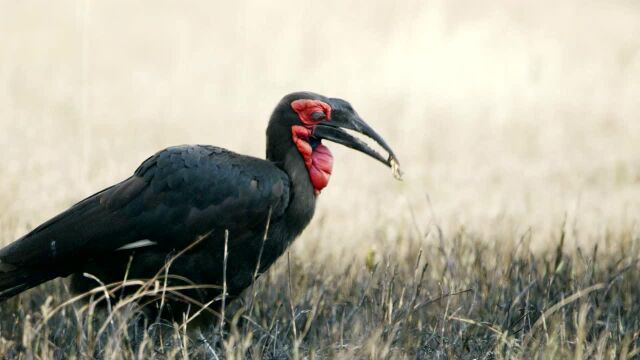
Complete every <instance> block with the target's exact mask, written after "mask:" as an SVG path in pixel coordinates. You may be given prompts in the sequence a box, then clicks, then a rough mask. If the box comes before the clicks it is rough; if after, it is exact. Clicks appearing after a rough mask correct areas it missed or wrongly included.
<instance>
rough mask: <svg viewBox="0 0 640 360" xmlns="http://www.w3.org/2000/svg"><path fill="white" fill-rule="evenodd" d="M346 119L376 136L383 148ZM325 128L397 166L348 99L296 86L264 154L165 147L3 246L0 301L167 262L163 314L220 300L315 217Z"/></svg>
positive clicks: (328, 165)
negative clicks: (67, 280)
mask: <svg viewBox="0 0 640 360" xmlns="http://www.w3.org/2000/svg"><path fill="white" fill-rule="evenodd" d="M342 129H350V130H353V131H356V132H359V133H362V134H364V135H366V136H368V137H370V138H372V139H373V140H375V141H376V142H377V143H378V144H379V145H380V146H381V147H382V148H384V149H385V151H387V152H388V157H383V156H382V155H380V154H379V153H378V152H376V151H374V150H373V149H371V148H370V147H369V146H368V145H366V144H365V143H364V142H362V141H360V140H358V139H357V138H355V137H353V136H351V135H349V133H348V132H346V131H344V130H342ZM323 139H326V140H329V141H333V142H337V143H339V144H342V145H345V146H348V147H351V148H353V149H355V150H358V151H361V152H363V153H365V154H367V155H369V156H371V157H373V158H375V159H377V160H379V161H381V162H382V163H384V164H386V165H388V166H390V167H392V169H393V170H394V175H397V176H399V170H398V162H397V160H396V157H395V155H394V154H393V151H392V150H391V149H390V147H389V146H388V145H387V144H386V142H385V141H384V140H383V139H382V138H381V137H380V136H379V135H378V134H377V133H376V132H375V131H374V130H373V129H371V127H369V126H368V125H367V124H366V123H365V122H364V121H363V120H362V119H361V118H360V117H359V116H358V114H357V113H356V112H355V111H354V110H353V108H352V107H351V105H350V104H349V103H348V102H346V101H344V100H341V99H336V98H327V97H324V96H321V95H318V94H314V93H310V92H297V93H292V94H289V95H287V96H285V97H284V98H283V99H282V100H281V101H280V103H279V104H278V105H277V107H276V108H275V110H274V112H273V114H272V115H271V119H270V121H269V125H268V127H267V156H266V157H267V159H266V160H262V159H258V158H254V157H250V156H245V155H240V154H236V153H233V152H231V151H228V150H225V149H221V148H218V147H214V146H207V145H183V146H176V147H170V148H167V149H164V150H161V151H160V152H158V153H156V154H155V155H153V156H151V157H150V158H148V159H147V160H145V161H144V162H143V163H142V164H141V165H140V167H139V168H138V169H137V170H136V171H135V173H134V174H133V176H131V177H130V178H128V179H126V180H124V181H122V182H120V183H118V184H116V185H113V186H111V187H109V188H107V189H104V190H102V191H100V192H98V193H97V194H95V195H92V196H90V197H88V198H86V199H84V200H82V201H80V202H79V203H77V204H76V205H74V206H72V207H71V208H70V209H68V210H66V211H64V212H63V213H61V214H59V215H57V216H56V217H54V218H52V219H51V220H49V221H47V222H45V223H44V224H42V225H40V226H38V227H37V228H35V229H34V230H33V231H31V232H30V233H28V234H26V235H25V236H23V237H22V238H20V239H18V240H16V241H15V242H13V243H11V244H9V245H8V246H6V247H5V248H3V249H1V250H0V300H5V299H7V298H9V297H12V296H14V295H16V294H18V293H20V292H22V291H24V290H27V289H29V288H31V287H34V286H36V285H38V284H41V283H43V282H45V281H48V280H51V279H54V278H57V277H65V276H69V275H72V280H71V284H72V288H73V289H74V290H75V291H79V292H83V291H87V290H88V289H91V288H94V287H96V286H98V285H99V283H98V282H97V280H96V278H97V279H99V280H100V281H101V282H102V283H103V284H115V283H117V282H121V281H122V280H123V279H125V278H126V279H131V280H133V279H150V278H153V277H154V276H156V275H157V274H158V273H160V274H163V273H165V274H167V275H166V277H165V281H166V282H167V283H169V284H170V285H172V286H173V287H170V289H171V288H173V289H178V288H180V287H182V288H183V289H182V290H183V291H181V292H180V291H178V290H171V291H167V292H165V293H164V294H163V295H164V296H165V297H166V298H165V299H163V301H162V303H163V304H165V305H167V306H166V307H164V308H163V309H162V316H165V317H171V318H174V319H175V318H176V315H178V313H180V314H181V312H182V311H184V310H186V307H185V306H186V305H185V304H186V303H195V304H210V305H211V307H212V308H216V307H217V305H216V304H215V302H216V301H213V300H214V299H216V298H220V296H219V295H220V294H221V293H222V291H221V287H222V285H224V284H226V287H227V294H228V295H227V296H228V298H229V299H233V298H234V297H237V296H238V295H239V294H240V292H241V291H242V290H243V289H245V288H246V287H248V286H249V285H250V284H251V283H252V282H253V281H254V280H255V276H256V275H257V274H260V273H262V272H264V271H265V270H266V269H267V268H268V267H269V266H270V265H271V264H272V263H273V262H274V261H275V260H276V259H277V258H278V257H279V256H280V255H282V253H283V252H284V251H285V249H286V248H287V247H288V246H289V244H291V242H292V241H293V240H294V239H295V238H296V237H297V236H298V235H299V234H300V233H301V232H302V230H303V229H304V228H305V227H306V226H307V224H308V223H309V221H310V220H311V217H312V216H313V213H314V210H315V205H316V199H317V197H318V195H319V194H320V191H321V190H322V189H323V188H324V187H325V186H327V183H328V181H329V177H330V175H331V170H332V163H333V157H332V155H331V152H330V151H329V149H328V148H327V147H326V146H325V145H324V144H323V143H322V140H323ZM265 235H266V236H265ZM194 242H195V243H194ZM225 243H226V244H227V251H226V253H225ZM194 244H195V245H194ZM184 249H187V251H181V250H184ZM176 253H180V256H177V257H176V256H173V255H175V254H176ZM225 254H227V258H226V259H225ZM168 259H172V261H171V263H170V265H167V261H168ZM225 260H226V267H224V264H225ZM163 268H164V271H163V270H162V269H163ZM86 274H91V275H93V277H89V276H87V275H86ZM223 280H226V281H223ZM161 281H162V279H161ZM138 283H140V282H138ZM202 284H209V285H213V286H208V287H206V286H203V287H200V286H199V285H202ZM190 286H191V288H190ZM184 288H189V289H187V290H185V289H184ZM135 291H136V289H135V287H126V291H125V290H124V288H123V289H122V291H112V292H111V295H112V296H115V297H118V296H122V295H123V294H132V293H135ZM212 301H213V303H212ZM156 304H157V303H156ZM192 311H193V310H192ZM177 318H178V319H180V318H181V315H178V317H177Z"/></svg>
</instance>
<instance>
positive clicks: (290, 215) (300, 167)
mask: <svg viewBox="0 0 640 360" xmlns="http://www.w3.org/2000/svg"><path fill="white" fill-rule="evenodd" d="M270 160H271V159H270ZM272 161H273V160H272ZM274 163H275V164H276V166H278V167H280V168H281V169H282V170H283V171H284V172H286V173H287V175H288V176H289V179H290V184H291V185H290V192H289V194H290V197H289V206H288V207H287V210H286V212H285V218H286V221H287V223H288V224H289V225H288V226H289V229H290V230H292V231H293V232H294V233H295V234H294V236H297V235H298V234H299V233H300V232H302V229H304V228H305V227H306V226H307V224H309V221H311V218H312V217H313V214H314V212H315V208H316V193H315V189H314V188H313V184H312V183H311V179H310V178H309V172H308V170H307V167H306V166H305V163H304V160H303V158H302V157H301V156H300V154H299V153H298V149H297V148H296V147H293V146H292V147H291V148H290V149H289V150H288V151H287V152H286V153H285V154H284V156H283V158H282V159H281V160H280V161H275V162H274Z"/></svg>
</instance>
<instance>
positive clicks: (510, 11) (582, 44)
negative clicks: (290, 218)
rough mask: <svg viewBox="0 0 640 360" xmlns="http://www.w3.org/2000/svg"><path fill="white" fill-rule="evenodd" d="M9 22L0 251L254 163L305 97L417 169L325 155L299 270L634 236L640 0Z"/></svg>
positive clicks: (157, 11)
mask: <svg viewBox="0 0 640 360" xmlns="http://www.w3.org/2000/svg"><path fill="white" fill-rule="evenodd" d="M0 9H1V11H0V34H2V40H1V41H0V59H2V60H1V61H0V149H1V154H2V155H1V161H0V179H1V181H0V234H1V235H2V237H1V238H0V243H7V242H10V241H12V240H14V239H15V238H17V237H19V236H21V235H22V234H24V233H25V232H26V231H27V230H29V229H31V228H33V227H34V226H36V225H37V224H39V223H41V222H42V221H44V220H46V219H47V218H49V217H51V216H53V215H54V214H56V213H58V212H59V211H61V210H63V209H64V208H66V207H68V206H69V205H71V204H73V203H74V202H76V201H78V200H80V199H82V198H83V197H85V196H88V195H90V194H92V193H94V192H96V191H98V190H100V189H102V188H103V187H106V186H108V185H110V184H112V183H114V182H117V181H120V180H121V179H124V178H126V177H128V176H129V175H130V174H131V173H132V172H133V170H134V169H135V168H136V167H137V165H138V164H139V163H140V162H142V161H143V160H144V159H146V158H147V157H148V156H149V155H151V154H153V153H154V152H156V151H157V150H160V149H161V148H164V147H167V146H171V145H177V144H184V143H203V144H214V145H218V146H222V147H226V148H229V149H231V150H234V151H237V152H241V153H247V154H251V155H254V156H260V157H263V156H264V144H265V138H264V132H265V127H266V123H267V120H268V118H269V115H270V113H271V111H272V109H273V107H274V106H275V104H276V103H277V102H278V101H279V99H280V98H281V97H282V96H283V95H285V94H287V93H289V92H293V91H298V90H311V91H314V92H318V93H321V94H324V95H327V96H332V97H334V96H335V97H342V98H344V99H347V100H349V101H350V102H351V103H352V104H353V105H354V107H355V109H356V110H357V111H358V112H359V113H360V115H361V116H362V117H363V118H364V119H365V120H367V121H368V122H369V123H370V124H371V125H372V126H373V127H374V128H375V129H376V130H378V132H379V133H380V134H382V135H383V136H384V137H385V138H386V139H387V140H388V142H389V143H390V144H391V145H392V147H394V149H396V153H397V154H398V156H399V158H400V160H401V164H402V167H403V170H404V172H405V180H404V181H403V182H401V183H400V182H396V181H395V180H394V179H393V178H392V176H391V174H390V171H389V170H388V169H386V168H384V167H383V166H381V165H380V164H379V163H376V162H375V161H373V160H371V159H368V158H365V157H364V156H363V155H361V154H357V153H354V152H352V151H349V150H347V149H344V148H342V147H340V146H338V145H335V144H334V145H333V146H331V149H332V151H333V153H334V155H335V158H336V159H335V167H334V175H333V176H332V178H331V182H330V184H329V186H328V187H327V188H326V189H325V190H324V191H323V193H322V195H321V197H320V199H321V200H320V202H319V209H318V212H317V215H316V219H315V220H314V222H313V223H312V225H311V227H310V228H309V229H308V231H306V232H305V234H304V235H303V237H302V241H298V242H297V244H296V247H297V249H298V250H297V251H300V252H301V253H303V254H305V251H304V249H309V248H313V249H316V248H317V249H319V250H320V251H347V252H356V253H357V252H360V251H368V249H369V248H370V247H371V246H373V245H371V244H382V245H377V246H387V245H388V246H395V244H394V242H393V241H394V239H399V238H403V237H402V235H403V234H406V233H414V232H415V233H420V236H422V235H425V234H432V233H433V231H431V230H432V229H433V228H434V227H439V228H440V229H441V230H442V231H445V232H447V231H453V229H459V228H460V226H463V227H464V228H465V229H469V230H470V231H473V232H474V233H475V234H480V235H482V238H483V239H485V240H488V241H503V240H504V239H513V238H514V237H515V238H517V237H518V236H519V235H521V234H523V233H525V232H527V231H528V230H529V229H531V230H532V234H533V235H532V236H533V239H534V240H535V241H534V243H536V244H538V245H539V246H545V241H546V240H547V239H549V236H548V235H549V234H552V233H557V232H558V230H559V229H560V227H561V226H562V224H568V225H566V226H570V230H572V231H569V232H568V234H569V235H568V236H569V237H570V240H571V241H573V242H583V241H586V242H588V241H589V240H590V239H591V238H597V237H600V236H601V235H602V234H604V233H608V232H616V231H622V229H627V230H628V229H629V228H630V227H631V228H633V229H636V226H637V225H636V222H637V221H638V220H640V219H639V218H638V216H639V215H638V214H640V118H639V116H640V99H639V95H640V2H638V1H635V0H610V1H594V0H580V1H578V0H576V1H573V0H567V1H548V0H542V1H528V2H524V1H506V0H505V1H489V0H479V1H478V0H476V1H461V0H454V1H437V0H433V1H432V0H430V1H416V0H408V1H401V2H392V1H378V2H373V1H352V2H345V1H337V0H330V1H313V2H312V1H289V0H287V1H282V2H278V3H274V2H266V1H237V2H213V1H189V2H184V1H159V0H155V1H137V2H131V1H91V0H80V1H68V0H64V1H62V0H60V1H56V2H45V1H31V0H23V1H19V2H17V1H9V0H0ZM627 233H629V234H632V233H637V231H635V232H627ZM304 239H307V240H306V241H305V240H304ZM320 239H321V240H322V241H321V243H319V242H320V241H319V240H320ZM430 239H431V240H430ZM432 240H433V239H432V236H431V235H427V236H426V237H425V241H427V242H428V241H432ZM504 241H507V240H504ZM385 244H386V245H385ZM314 251H315V250H314Z"/></svg>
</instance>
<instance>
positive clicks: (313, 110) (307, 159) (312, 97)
mask: <svg viewBox="0 0 640 360" xmlns="http://www.w3.org/2000/svg"><path fill="white" fill-rule="evenodd" d="M346 130H352V131H355V132H358V133H360V134H363V135H365V136H367V137H369V138H370V139H372V140H374V141H375V142H376V143H378V145H380V147H382V148H383V149H384V150H385V151H386V152H387V153H388V154H387V156H386V157H385V156H383V155H381V154H380V153H378V152H377V151H375V150H374V149H372V148H371V147H370V146H369V145H367V144H366V143H365V142H363V141H362V140H360V139H358V138H356V137H354V136H352V135H351V134H349V133H348V132H347V131H346ZM283 137H284V139H286V140H283ZM322 140H328V141H332V142H335V143H338V144H342V145H344V146H347V147H350V148H352V149H355V150H358V151H360V152H363V153H365V154H367V155H369V156H371V157H372V158H374V159H376V160H378V161H380V162H382V163H383V164H385V165H387V166H389V167H391V168H392V170H393V174H394V176H395V177H396V178H400V169H399V163H398V159H397V158H396V156H395V154H394V153H393V150H391V147H389V145H388V144H387V143H386V141H385V140H384V139H383V138H382V137H381V136H380V135H378V133H376V132H375V131H374V130H373V129H372V128H371V127H370V126H369V125H367V123H366V122H364V120H362V118H360V116H359V115H358V113H357V112H356V111H355V110H354V109H353V107H352V106H351V104H349V103H348V102H347V101H345V100H342V99H337V98H328V97H325V96H322V95H319V94H315V93H311V92H296V93H292V94H289V95H286V96H285V97H284V98H283V99H282V100H281V101H280V103H279V104H278V106H276V109H275V110H274V112H273V115H272V116H271V120H270V122H269V127H268V128H267V157H268V158H270V159H272V160H273V159H274V158H277V157H278V156H277V155H276V154H278V153H280V154H284V153H285V150H286V149H290V148H291V145H292V144H293V145H294V146H295V147H296V148H297V150H298V152H299V153H300V155H301V156H302V159H303V161H304V163H305V166H306V167H307V170H308V172H309V178H310V180H311V183H312V185H313V188H314V190H315V193H316V194H319V193H320V191H321V190H322V189H323V188H324V187H325V186H327V184H328V182H329V177H330V175H331V171H332V167H333V156H332V155H331V152H330V151H329V149H328V148H327V147H326V146H325V145H324V144H323V143H322Z"/></svg>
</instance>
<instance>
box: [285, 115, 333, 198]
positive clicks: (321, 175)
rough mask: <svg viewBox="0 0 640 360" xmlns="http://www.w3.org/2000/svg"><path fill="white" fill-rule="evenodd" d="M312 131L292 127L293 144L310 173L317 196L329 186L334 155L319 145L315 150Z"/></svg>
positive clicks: (297, 126)
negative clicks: (310, 141) (310, 138)
mask: <svg viewBox="0 0 640 360" xmlns="http://www.w3.org/2000/svg"><path fill="white" fill-rule="evenodd" d="M311 132H312V130H310V129H308V128H306V127H304V126H299V125H294V126H292V127H291V133H292V135H293V143H294V144H295V145H296V147H297V148H298V151H299V152H300V155H302V158H303V159H304V164H305V166H306V167H307V171H308V172H309V179H310V180H311V185H313V189H314V190H315V193H316V195H318V194H320V191H322V189H324V188H325V187H326V186H327V184H329V178H330V177H331V171H332V170H333V155H332V154H331V151H330V150H329V148H328V147H326V146H324V145H323V144H318V145H317V146H316V147H315V149H314V148H312V147H311V144H309V137H310V136H311Z"/></svg>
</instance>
